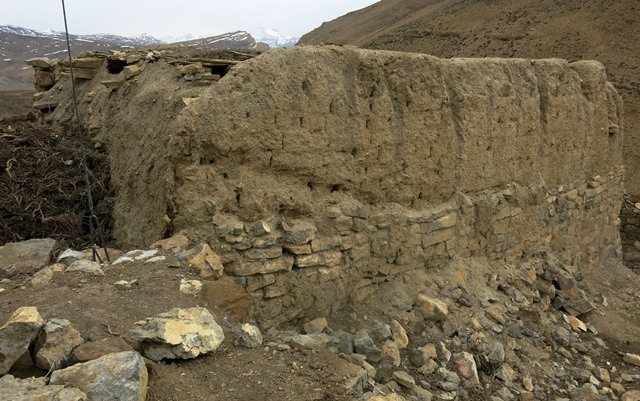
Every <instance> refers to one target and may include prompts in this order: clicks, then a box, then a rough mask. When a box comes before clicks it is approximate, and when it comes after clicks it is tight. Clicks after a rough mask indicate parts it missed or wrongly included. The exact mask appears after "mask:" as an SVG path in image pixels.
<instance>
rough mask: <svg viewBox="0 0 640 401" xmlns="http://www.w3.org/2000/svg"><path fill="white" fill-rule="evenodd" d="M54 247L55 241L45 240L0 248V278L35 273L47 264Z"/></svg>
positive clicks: (14, 243) (32, 240)
mask: <svg viewBox="0 0 640 401" xmlns="http://www.w3.org/2000/svg"><path fill="white" fill-rule="evenodd" d="M55 245H56V240H54V239H51V238H45V239H30V240H27V241H22V242H7V243H6V244H4V245H3V246H0V278H2V277H12V276H15V275H16V274H21V273H22V274H33V273H35V272H37V271H38V270H40V269H42V268H43V267H45V266H47V265H48V264H49V262H50V261H51V251H52V250H53V247H54V246H55Z"/></svg>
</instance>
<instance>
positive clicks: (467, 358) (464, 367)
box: [452, 352, 480, 387]
mask: <svg viewBox="0 0 640 401" xmlns="http://www.w3.org/2000/svg"><path fill="white" fill-rule="evenodd" d="M452 360H453V363H454V364H455V366H456V369H457V370H458V375H459V376H460V377H462V382H463V385H464V386H465V387H478V386H479V385H480V378H479V377H478V369H477V367H476V361H475V360H474V359H473V355H471V354H470V353H468V352H459V353H456V354H453V357H452Z"/></svg>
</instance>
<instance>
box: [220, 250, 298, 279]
mask: <svg viewBox="0 0 640 401" xmlns="http://www.w3.org/2000/svg"><path fill="white" fill-rule="evenodd" d="M293 261H294V257H293V256H291V255H283V256H282V257H281V258H277V259H265V260H243V261H237V262H233V263H229V264H227V265H226V266H225V269H224V270H225V273H229V274H232V275H234V276H251V275H253V274H267V273H275V272H280V271H289V270H291V269H292V268H293Z"/></svg>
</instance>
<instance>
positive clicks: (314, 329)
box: [302, 317, 329, 334]
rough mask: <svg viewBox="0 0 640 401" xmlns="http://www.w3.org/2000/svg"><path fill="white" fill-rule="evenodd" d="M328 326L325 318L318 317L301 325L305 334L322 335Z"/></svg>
mask: <svg viewBox="0 0 640 401" xmlns="http://www.w3.org/2000/svg"><path fill="white" fill-rule="evenodd" d="M328 326H329V324H328V323H327V318H324V317H319V318H317V319H313V320H312V321H310V322H307V323H305V324H303V325H302V328H303V329H304V332H305V333H307V334H313V333H322V332H323V331H324V329H326V328H327V327H328Z"/></svg>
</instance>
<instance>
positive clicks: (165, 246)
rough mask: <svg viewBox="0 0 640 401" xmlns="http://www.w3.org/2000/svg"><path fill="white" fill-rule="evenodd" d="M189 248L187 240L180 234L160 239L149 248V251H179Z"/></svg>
mask: <svg viewBox="0 0 640 401" xmlns="http://www.w3.org/2000/svg"><path fill="white" fill-rule="evenodd" d="M188 247H189V238H187V236H186V235H184V234H182V233H178V234H176V235H174V236H173V237H170V238H165V239H161V240H160V241H156V242H154V243H153V244H151V245H150V246H149V248H150V249H157V248H160V249H162V250H163V251H171V250H174V249H176V248H178V249H180V250H184V249H187V248H188Z"/></svg>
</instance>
